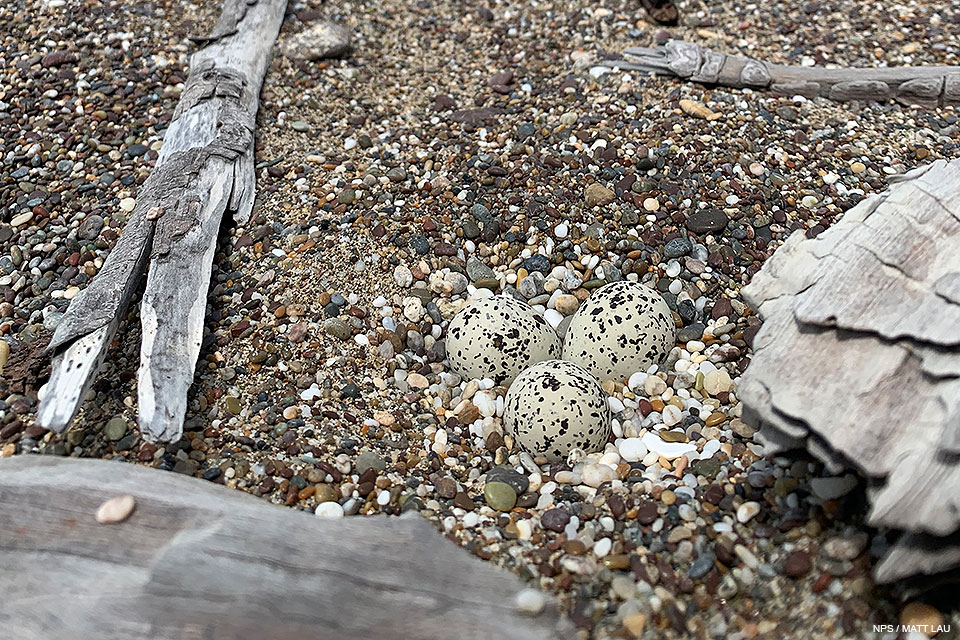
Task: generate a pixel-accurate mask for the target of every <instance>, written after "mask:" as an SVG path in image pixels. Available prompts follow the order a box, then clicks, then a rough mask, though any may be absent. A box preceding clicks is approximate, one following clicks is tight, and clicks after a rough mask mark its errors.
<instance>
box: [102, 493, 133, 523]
mask: <svg viewBox="0 0 960 640" xmlns="http://www.w3.org/2000/svg"><path fill="white" fill-rule="evenodd" d="M136 508H137V499H136V498H134V497H133V496H131V495H125V496H117V497H116V498H110V499H109V500H107V501H106V502H104V503H103V504H101V505H100V507H99V508H98V509H97V522H99V523H100V524H116V523H118V522H123V521H124V520H126V519H127V518H129V517H130V514H132V513H133V510H134V509H136Z"/></svg>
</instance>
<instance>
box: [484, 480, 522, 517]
mask: <svg viewBox="0 0 960 640" xmlns="http://www.w3.org/2000/svg"><path fill="white" fill-rule="evenodd" d="M483 498H484V499H485V500H486V501H487V504H488V505H490V508H492V509H496V510H497V511H510V509H513V507H514V506H515V505H516V504H517V492H516V491H514V490H513V488H512V487H511V486H510V485H508V484H507V483H506V482H488V483H487V484H486V485H484V487H483Z"/></svg>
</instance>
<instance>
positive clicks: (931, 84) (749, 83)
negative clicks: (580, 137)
mask: <svg viewBox="0 0 960 640" xmlns="http://www.w3.org/2000/svg"><path fill="white" fill-rule="evenodd" d="M623 55H624V57H623V58H622V59H615V60H603V61H601V62H600V63H599V64H601V65H602V66H606V67H610V68H617V69H628V70H633V71H642V72H645V73H655V74H657V75H664V76H674V77H677V78H682V79H684V80H689V81H691V82H699V83H702V84H710V85H720V86H725V87H734V88H744V87H750V88H754V89H768V90H770V91H773V92H775V93H779V94H782V95H798V94H799V95H803V96H806V97H808V98H816V97H824V98H829V99H831V100H838V101H845V100H887V99H889V98H893V99H894V100H897V101H898V102H902V103H904V104H907V105H917V106H921V107H926V108H931V109H933V108H936V107H945V106H956V105H960V67H948V66H937V67H882V68H874V69H863V68H857V69H826V68H823V67H796V66H787V65H777V64H771V63H769V62H764V61H762V60H757V59H756V58H750V57H747V56H735V55H728V54H726V53H720V52H717V51H712V50H710V49H705V48H703V47H701V46H700V45H698V44H696V43H695V42H686V41H684V40H669V41H668V42H667V43H666V44H664V45H663V46H660V47H657V48H655V49H649V48H645V47H631V48H628V49H625V50H624V52H623Z"/></svg>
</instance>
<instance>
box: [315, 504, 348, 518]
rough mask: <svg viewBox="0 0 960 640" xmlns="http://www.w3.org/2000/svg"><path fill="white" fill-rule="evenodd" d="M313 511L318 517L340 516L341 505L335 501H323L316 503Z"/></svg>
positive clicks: (341, 513) (341, 512)
mask: <svg viewBox="0 0 960 640" xmlns="http://www.w3.org/2000/svg"><path fill="white" fill-rule="evenodd" d="M314 513H315V514H316V515H317V517H319V518H342V517H343V507H341V506H340V505H339V504H337V503H336V502H323V503H321V504H318V505H317V508H316V510H314Z"/></svg>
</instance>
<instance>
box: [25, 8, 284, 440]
mask: <svg viewBox="0 0 960 640" xmlns="http://www.w3.org/2000/svg"><path fill="white" fill-rule="evenodd" d="M286 4H287V1H286V0H225V1H224V4H223V9H222V12H221V15H220V19H219V21H218V22H217V25H216V27H215V28H214V30H213V32H212V33H211V34H210V35H209V36H207V37H205V38H196V39H195V40H197V41H198V42H201V43H203V44H204V45H205V46H204V47H203V48H202V49H200V50H198V51H197V52H196V53H194V54H193V56H192V57H191V59H190V74H189V76H188V77H187V81H186V84H185V86H184V89H183V94H182V95H181V97H180V102H179V103H178V104H177V108H176V111H175V112H174V114H173V119H172V121H171V123H170V127H169V128H168V129H167V132H166V134H165V135H164V139H163V147H162V148H161V150H160V155H159V158H158V159H157V164H156V167H155V169H154V171H153V173H151V175H150V177H149V178H148V179H147V181H146V182H145V183H144V185H143V188H142V189H141V191H140V193H139V194H138V197H137V205H136V207H135V209H134V211H133V213H132V215H131V216H130V220H129V222H128V223H127V225H126V226H125V227H124V229H123V234H122V235H121V237H120V240H119V241H118V242H117V245H116V246H115V247H114V249H113V251H111V252H110V255H109V256H108V257H107V259H106V261H105V262H104V265H103V268H102V269H101V270H100V273H99V274H97V277H96V278H94V279H93V281H92V282H91V283H90V285H89V286H88V287H87V288H86V289H84V290H83V291H81V292H80V293H79V294H78V295H77V296H76V297H75V298H74V299H73V301H72V302H71V303H70V306H69V307H68V308H67V312H66V314H65V315H64V317H63V319H62V321H61V322H60V324H59V325H58V326H57V330H56V332H55V333H54V336H53V339H52V340H51V341H50V345H49V347H48V350H49V352H50V353H51V354H52V357H53V364H52V373H51V376H50V381H49V382H48V383H47V386H46V388H45V390H44V392H43V394H42V397H41V401H40V408H39V411H38V414H37V420H38V422H39V423H40V424H41V425H43V426H44V427H46V428H48V429H50V430H52V431H56V432H58V433H59V432H62V431H64V430H65V429H66V428H67V426H68V425H69V424H70V422H71V421H72V420H73V418H74V416H75V415H76V413H77V410H78V409H79V408H80V405H81V403H82V402H83V399H84V398H85V397H86V395H87V392H88V391H89V390H90V386H91V385H92V384H93V381H94V379H95V377H96V374H97V370H98V369H99V367H100V365H101V364H102V363H103V360H104V358H105V356H106V353H107V350H108V348H109V346H110V342H111V341H112V340H113V337H114V335H115V334H116V332H117V327H118V326H119V323H120V319H121V318H122V317H123V316H124V315H125V314H126V312H127V309H128V307H129V304H130V301H131V299H132V297H133V294H134V293H135V291H136V290H137V288H138V287H139V285H140V282H141V276H142V275H143V272H144V270H145V269H146V266H147V262H148V261H149V263H150V270H149V275H148V276H147V282H146V287H145V289H144V293H143V302H142V305H141V313H140V318H141V323H142V325H143V338H142V344H141V351H140V370H139V383H138V395H139V413H140V415H139V422H140V430H141V432H142V433H143V435H144V437H145V438H146V439H148V440H151V441H159V442H170V441H172V440H176V439H177V438H179V437H180V434H181V433H182V431H183V419H184V415H185V413H186V407H187V390H188V389H189V387H190V384H191V382H192V381H193V374H194V369H195V367H196V363H197V359H198V358H199V355H200V343H201V339H202V336H203V319H204V309H205V303H206V297H207V289H208V288H209V283H210V274H211V271H212V262H213V254H214V252H215V250H216V243H217V232H218V230H219V228H220V221H221V219H222V217H223V215H224V213H225V212H227V211H230V212H231V213H232V214H233V217H234V219H235V220H236V221H237V222H240V223H243V222H246V221H247V220H248V219H249V217H250V214H251V211H252V209H253V196H254V186H255V174H254V158H253V143H254V126H255V120H256V114H257V108H258V106H259V94H260V86H261V85H262V83H263V77H264V74H265V73H266V70H267V63H268V60H269V56H270V50H271V49H272V47H273V43H274V41H275V40H276V38H277V34H278V33H279V31H280V24H281V22H282V21H283V15H284V10H285V9H286Z"/></svg>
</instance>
